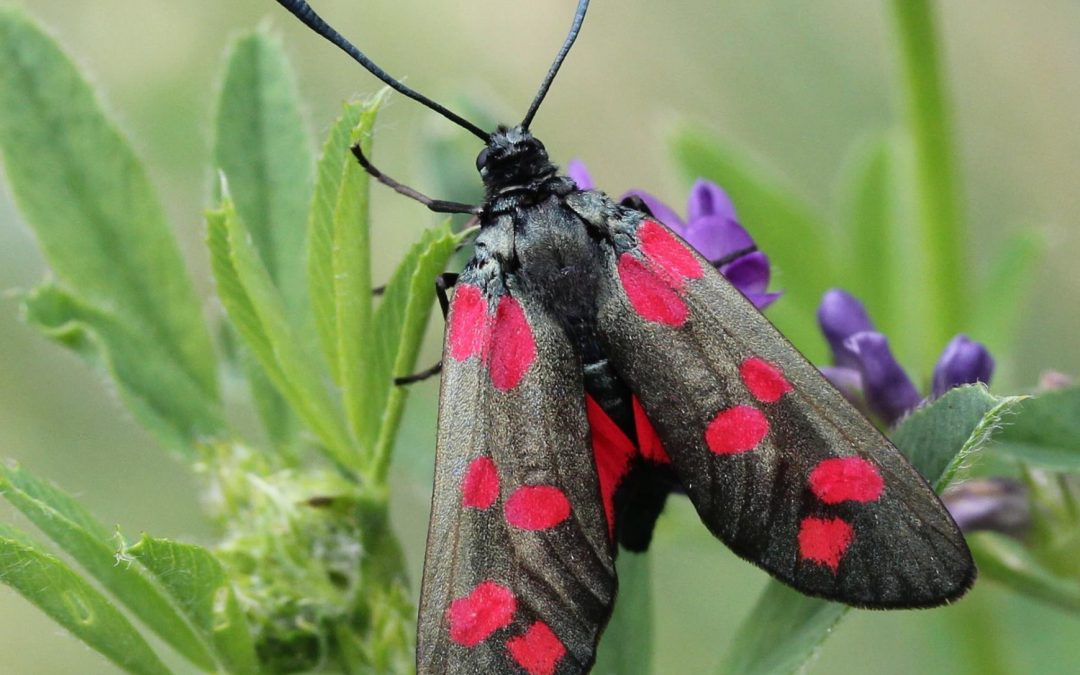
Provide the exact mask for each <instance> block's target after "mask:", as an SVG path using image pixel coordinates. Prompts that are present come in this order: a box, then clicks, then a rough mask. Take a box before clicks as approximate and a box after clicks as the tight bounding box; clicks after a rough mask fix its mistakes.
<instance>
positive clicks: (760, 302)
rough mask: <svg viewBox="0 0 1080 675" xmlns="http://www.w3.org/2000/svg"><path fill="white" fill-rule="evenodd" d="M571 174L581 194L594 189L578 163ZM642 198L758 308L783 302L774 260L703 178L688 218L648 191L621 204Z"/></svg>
mask: <svg viewBox="0 0 1080 675" xmlns="http://www.w3.org/2000/svg"><path fill="white" fill-rule="evenodd" d="M566 173H567V174H568V175H569V176H570V178H572V179H573V180H574V182H575V183H577V185H578V187H579V188H581V189H582V190H592V189H593V188H594V185H593V181H592V177H590V176H589V172H588V171H587V170H586V169H585V165H584V164H582V163H581V162H579V161H577V160H573V161H571V162H570V163H569V164H567V167H566ZM627 197H637V198H638V199H640V200H641V201H642V202H644V203H645V205H646V206H647V207H648V208H649V210H650V211H651V212H652V214H653V216H654V217H655V218H656V219H657V220H659V221H660V222H661V223H663V224H664V225H667V226H668V227H669V228H671V230H672V231H673V232H675V234H677V235H679V236H680V237H682V238H683V239H685V240H686V243H688V244H690V245H691V246H693V247H694V248H695V249H697V251H698V252H699V253H701V255H703V256H705V259H706V260H708V261H710V262H711V263H713V265H714V266H715V267H716V269H718V270H719V271H720V273H721V274H723V275H724V276H725V277H727V280H728V281H730V282H731V283H732V285H733V286H735V288H737V289H739V291H741V292H742V294H743V295H745V296H746V297H747V298H748V299H749V300H750V301H751V302H753V303H754V305H755V306H756V307H757V308H758V309H764V308H766V307H768V306H769V305H770V304H772V302H773V301H774V300H776V299H777V298H778V297H780V293H770V292H768V291H767V290H766V289H767V288H768V287H769V278H770V276H771V271H770V267H769V257H768V256H766V255H765V254H764V253H762V252H761V251H758V250H757V247H756V246H755V245H754V240H753V239H752V238H751V237H750V235H749V234H748V233H747V232H746V230H745V229H743V226H742V225H740V224H739V220H738V217H737V216H736V215H735V206H734V205H733V204H732V203H731V198H729V197H728V195H727V193H726V192H724V190H723V189H721V188H720V186H719V185H717V184H716V183H713V182H710V181H707V180H704V179H698V181H697V182H696V183H694V186H693V187H692V188H690V196H689V197H688V198H687V201H686V219H685V220H683V219H682V218H681V217H679V214H678V213H676V212H675V210H674V209H672V208H671V207H670V206H668V205H667V204H665V203H664V202H662V201H660V200H659V199H657V198H656V197H654V196H652V195H651V194H649V193H648V192H645V191H643V190H631V191H630V192H627V193H626V194H624V195H623V196H622V197H621V199H626V198H627Z"/></svg>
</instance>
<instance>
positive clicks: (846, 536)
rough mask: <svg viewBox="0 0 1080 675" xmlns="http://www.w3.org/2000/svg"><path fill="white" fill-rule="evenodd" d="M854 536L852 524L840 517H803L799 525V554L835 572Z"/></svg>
mask: <svg viewBox="0 0 1080 675" xmlns="http://www.w3.org/2000/svg"><path fill="white" fill-rule="evenodd" d="M853 537H854V532H853V531H852V529H851V525H848V524H847V522H845V521H844V520H841V519H840V518H813V517H807V518H803V520H802V523H801V524H800V525H799V555H800V556H801V557H802V558H803V559H804V560H812V561H814V562H817V563H821V564H822V565H827V566H828V567H830V568H831V569H832V571H833V572H835V571H836V570H837V568H838V567H839V566H840V559H841V558H843V557H844V553H845V552H846V551H847V548H848V546H849V545H850V544H851V540H852V538H853Z"/></svg>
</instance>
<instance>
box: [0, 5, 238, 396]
mask: <svg viewBox="0 0 1080 675" xmlns="http://www.w3.org/2000/svg"><path fill="white" fill-rule="evenodd" d="M0 153H2V155H3V158H4V163H5V167H6V173H7V177H8V180H9V181H10V183H11V186H12V193H13V195H14V197H15V200H16V202H17V203H18V205H19V208H20V210H21V212H22V214H23V216H24V217H25V218H26V220H27V222H28V223H29V224H30V226H31V227H33V228H34V232H35V234H36V235H37V238H38V241H39V243H40V245H41V248H42V250H43V251H44V253H45V257H46V258H47V260H48V262H49V265H50V267H51V268H52V270H53V272H54V274H55V275H56V278H57V279H58V285H59V286H61V287H63V288H65V289H67V291H68V292H69V293H71V292H74V293H77V294H78V296H79V297H80V298H81V299H82V301H83V303H84V304H85V305H87V306H90V307H94V308H96V309H97V310H99V311H107V312H108V313H109V314H112V315H113V316H115V317H116V318H117V320H119V321H122V322H123V323H125V324H126V325H129V326H137V327H138V329H139V332H140V333H142V334H144V335H145V336H146V338H145V339H146V341H147V342H151V343H154V344H156V345H157V347H158V353H159V355H160V358H157V357H158V355H155V357H156V358H155V359H154V360H153V361H150V360H148V361H146V362H145V366H146V369H147V370H150V371H153V370H157V369H160V368H161V367H162V366H161V364H160V360H161V358H166V359H168V360H169V361H170V362H171V364H170V367H171V368H174V369H177V370H179V371H181V372H183V373H184V374H185V375H186V377H187V379H188V380H190V381H191V382H192V383H194V384H195V385H196V387H197V391H198V392H199V395H200V396H201V397H202V398H203V399H205V401H206V403H204V405H206V406H209V405H211V404H212V403H214V402H216V401H217V399H218V393H217V375H216V368H217V365H216V363H215V358H214V354H213V350H212V347H211V344H210V338H209V335H208V334H207V331H206V326H205V324H204V323H203V320H202V315H201V307H200V301H199V298H198V297H197V296H196V294H195V291H194V289H193V287H192V285H191V282H190V280H189V278H188V276H187V272H186V270H185V268H184V261H183V259H182V258H181V257H180V252H179V250H178V248H177V246H176V242H175V241H174V240H173V237H172V234H171V232H170V231H169V226H168V224H167V223H166V221H165V214H164V212H163V210H162V208H161V204H160V202H159V201H158V198H157V195H156V194H155V192H154V189H153V187H152V186H151V185H150V181H149V179H148V178H147V175H146V171H145V170H144V169H143V166H142V164H141V163H140V162H139V160H138V159H137V158H136V157H135V155H134V153H133V152H132V150H131V147H130V146H129V144H128V143H127V141H126V140H125V139H124V138H123V137H122V136H121V135H120V133H119V132H118V131H117V129H116V127H115V125H114V124H113V123H112V121H111V120H109V119H108V118H107V117H106V116H105V114H104V113H103V112H102V109H101V105H100V103H99V102H98V100H97V98H96V97H95V95H94V92H93V91H92V90H91V88H90V86H89V85H88V84H87V83H86V82H85V81H84V79H83V78H82V76H81V75H80V73H79V72H78V70H77V69H76V68H75V66H74V65H73V64H72V63H71V61H70V60H69V59H68V58H67V57H66V56H65V55H64V54H63V53H62V52H61V51H60V50H59V48H58V47H57V46H56V44H55V42H54V41H53V40H52V39H51V38H50V37H48V36H47V35H45V34H44V33H42V32H41V30H40V29H39V28H37V27H36V26H34V25H33V24H32V23H31V22H30V21H29V20H27V19H26V18H25V17H24V16H23V15H22V14H21V13H20V12H18V11H15V10H10V9H4V10H0ZM129 366H130V367H132V368H137V367H138V364H136V363H131V364H129Z"/></svg>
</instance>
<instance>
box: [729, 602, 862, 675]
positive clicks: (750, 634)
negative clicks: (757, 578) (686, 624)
mask: <svg viewBox="0 0 1080 675" xmlns="http://www.w3.org/2000/svg"><path fill="white" fill-rule="evenodd" d="M847 611H848V607H847V605H841V604H840V603H837V602H828V601H827V600H821V599H818V598H811V597H808V596H805V595H803V594H802V593H800V592H798V591H796V590H795V589H793V588H789V587H788V586H785V585H784V584H782V583H780V582H778V581H770V582H769V583H768V584H767V585H766V586H765V590H764V592H762V594H761V597H760V598H758V601H757V604H755V605H754V608H753V609H752V610H751V611H750V613H749V614H748V615H747V616H746V618H745V619H743V621H742V624H741V625H740V626H739V630H738V632H737V633H736V634H735V639H734V641H733V642H732V644H733V645H734V647H733V648H732V651H731V652H729V653H728V657H727V659H726V661H725V662H724V665H723V667H721V668H720V669H719V670H718V671H717V672H718V673H729V674H733V673H744V674H746V675H751V674H754V675H757V674H761V675H766V674H772V673H795V672H801V671H802V670H804V669H805V668H806V666H807V665H809V664H810V663H811V662H813V661H814V659H816V658H817V654H818V652H819V651H820V649H821V644H822V643H823V642H824V641H825V638H826V637H828V636H829V633H830V632H832V629H833V627H834V626H835V625H836V623H837V622H838V621H840V619H841V618H842V617H843V616H844V614H846V613H847Z"/></svg>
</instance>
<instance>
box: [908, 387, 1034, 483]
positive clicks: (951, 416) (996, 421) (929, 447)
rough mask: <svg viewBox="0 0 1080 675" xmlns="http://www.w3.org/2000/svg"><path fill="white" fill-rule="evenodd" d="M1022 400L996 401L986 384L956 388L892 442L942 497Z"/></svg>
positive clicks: (911, 421) (924, 410)
mask: <svg viewBox="0 0 1080 675" xmlns="http://www.w3.org/2000/svg"><path fill="white" fill-rule="evenodd" d="M1022 400H1023V397H1020V396H1006V397H998V396H994V395H993V394H991V393H990V392H989V391H987V389H986V387H984V386H983V385H981V384H974V385H966V386H963V387H956V388H955V389H950V390H949V391H947V392H945V395H944V396H942V397H941V398H939V399H937V400H936V401H934V402H933V403H931V404H930V405H927V406H925V407H922V408H919V409H918V410H916V411H915V412H913V413H911V414H910V415H908V416H907V417H906V418H904V420H903V421H902V422H901V423H900V425H899V426H898V427H897V428H896V431H895V432H894V433H893V435H892V441H893V443H895V444H896V447H898V448H900V451H901V452H903V453H904V455H905V456H906V457H907V458H908V460H910V461H911V463H912V464H913V465H914V466H915V468H916V469H918V470H919V473H921V474H922V475H923V476H925V477H926V480H927V481H929V482H930V485H932V486H933V487H934V489H935V490H936V491H938V492H941V491H942V490H944V489H945V487H946V486H948V484H949V483H951V482H952V481H953V479H954V478H955V477H956V472H957V471H958V470H959V469H960V467H961V466H963V465H964V464H965V462H966V461H967V460H968V459H970V457H971V455H972V453H975V452H977V451H978V450H980V449H982V447H983V446H984V445H986V443H987V442H988V441H989V440H990V437H991V435H992V434H994V433H995V432H996V431H999V430H1000V428H1001V420H1002V418H1003V417H1004V416H1005V415H1006V414H1007V413H1009V412H1010V411H1012V410H1013V409H1015V407H1016V405H1017V404H1019V403H1020V402H1021V401H1022Z"/></svg>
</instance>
